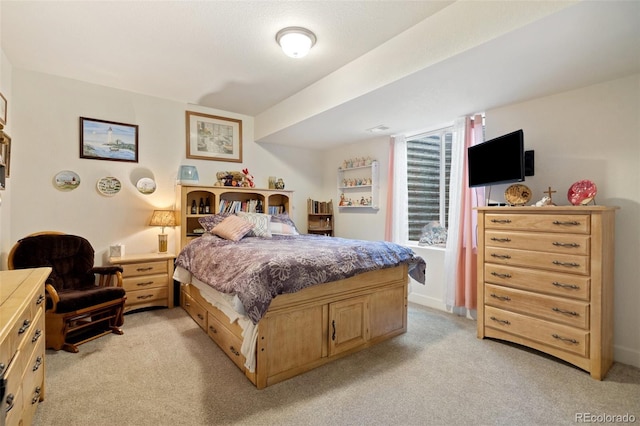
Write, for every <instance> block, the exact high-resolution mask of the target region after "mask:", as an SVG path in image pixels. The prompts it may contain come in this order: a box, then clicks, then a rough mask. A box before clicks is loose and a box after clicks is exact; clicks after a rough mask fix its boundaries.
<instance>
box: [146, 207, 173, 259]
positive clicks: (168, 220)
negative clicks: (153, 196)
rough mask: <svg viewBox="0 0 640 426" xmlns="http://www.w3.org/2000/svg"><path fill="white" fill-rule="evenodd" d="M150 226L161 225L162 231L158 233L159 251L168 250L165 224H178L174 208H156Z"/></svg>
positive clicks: (164, 251)
mask: <svg viewBox="0 0 640 426" xmlns="http://www.w3.org/2000/svg"><path fill="white" fill-rule="evenodd" d="M149 226H161V227H162V232H161V233H160V234H159V235H158V252H159V253H166V252H167V234H165V233H164V227H165V226H176V215H175V213H174V212H173V210H154V211H153V214H152V215H151V220H150V221H149Z"/></svg>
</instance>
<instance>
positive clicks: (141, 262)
mask: <svg viewBox="0 0 640 426" xmlns="http://www.w3.org/2000/svg"><path fill="white" fill-rule="evenodd" d="M175 257H176V255H175V254H173V253H147V254H131V255H129V254H128V255H126V256H122V257H110V258H109V262H110V263H111V264H113V265H119V266H122V286H123V287H124V289H125V291H126V292H127V301H126V302H125V305H124V311H125V312H129V311H133V310H135V309H141V308H149V307H152V306H166V307H167V308H173V261H174V259H175Z"/></svg>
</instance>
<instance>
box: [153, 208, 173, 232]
mask: <svg viewBox="0 0 640 426" xmlns="http://www.w3.org/2000/svg"><path fill="white" fill-rule="evenodd" d="M149 226H162V227H163V228H164V227H165V226H176V215H175V213H174V212H173V210H154V211H153V214H152V215H151V220H150V221H149Z"/></svg>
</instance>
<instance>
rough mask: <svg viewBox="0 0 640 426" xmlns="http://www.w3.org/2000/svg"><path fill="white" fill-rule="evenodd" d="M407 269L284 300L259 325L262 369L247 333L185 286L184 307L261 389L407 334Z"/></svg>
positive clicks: (360, 277)
mask: <svg viewBox="0 0 640 426" xmlns="http://www.w3.org/2000/svg"><path fill="white" fill-rule="evenodd" d="M408 282H409V278H408V275H407V266H406V265H401V266H397V267H394V268H388V269H383V270H378V271H372V272H367V273H364V274H360V275H357V276H355V277H351V278H348V279H345V280H340V281H334V282H331V283H327V284H319V285H315V286H312V287H308V288H306V289H304V290H302V291H299V292H296V293H292V294H283V295H279V296H278V297H276V298H275V299H273V301H272V302H271V305H270V307H269V310H268V311H267V313H266V314H265V316H264V317H263V318H262V319H261V320H260V322H259V323H258V341H257V348H256V368H255V372H253V373H252V372H249V371H248V369H247V368H246V367H245V366H244V364H245V358H244V356H243V355H242V354H241V353H240V348H241V346H242V337H241V333H242V329H241V327H240V326H239V325H238V324H237V323H233V324H229V320H228V319H227V317H226V315H225V314H224V313H223V312H222V311H220V310H219V309H217V308H215V307H214V306H213V305H211V304H210V303H208V302H207V301H206V300H205V299H204V298H203V297H202V296H201V295H200V292H199V291H198V289H197V288H196V287H194V286H193V285H191V284H188V285H182V286H181V288H182V290H181V293H180V294H181V297H180V304H181V306H182V307H183V308H184V309H185V310H186V311H187V312H188V313H189V315H190V316H191V317H192V318H193V319H194V320H195V321H196V323H198V325H200V327H201V328H202V329H203V330H205V332H206V333H207V334H208V335H209V337H211V338H212V339H213V340H214V341H215V342H216V343H217V344H218V346H220V348H221V349H222V350H223V351H224V352H225V353H226V354H227V356H229V358H231V360H232V361H233V362H234V363H235V364H236V365H237V366H238V367H239V368H240V369H241V370H242V371H243V372H244V373H245V375H246V376H247V378H248V379H249V380H250V381H251V382H252V383H253V384H254V385H255V386H256V387H257V388H258V389H263V388H265V387H267V386H270V385H273V384H275V383H278V382H281V381H283V380H286V379H289V378H291V377H294V376H297V375H299V374H302V373H304V372H306V371H309V370H311V369H313V368H316V367H319V366H321V365H324V364H326V363H328V362H331V361H334V360H335V359H338V358H340V357H343V356H345V355H348V354H351V353H354V352H357V351H360V350H362V349H365V348H368V347H370V346H373V345H375V344H377V343H379V342H382V341H384V340H388V339H390V338H392V337H394V336H397V335H399V334H402V333H405V332H406V331H407V293H408V289H407V287H408Z"/></svg>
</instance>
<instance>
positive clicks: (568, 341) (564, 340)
mask: <svg viewBox="0 0 640 426" xmlns="http://www.w3.org/2000/svg"><path fill="white" fill-rule="evenodd" d="M551 337H553V338H554V339H558V340H562V341H563V342H567V343H573V344H574V345H577V344H578V343H580V342H578V341H577V340H576V339H569V338H567V337H562V336H558V335H557V334H552V335H551Z"/></svg>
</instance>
